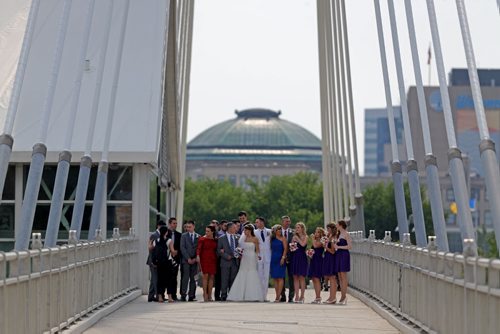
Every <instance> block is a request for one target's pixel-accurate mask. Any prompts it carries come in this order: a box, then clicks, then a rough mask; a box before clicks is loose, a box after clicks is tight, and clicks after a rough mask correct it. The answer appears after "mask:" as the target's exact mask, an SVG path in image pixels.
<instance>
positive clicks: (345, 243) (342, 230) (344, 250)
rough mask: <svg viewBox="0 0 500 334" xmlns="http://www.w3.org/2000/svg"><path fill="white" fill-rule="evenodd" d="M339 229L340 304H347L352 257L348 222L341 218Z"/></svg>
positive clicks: (337, 258)
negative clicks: (348, 278) (348, 274)
mask: <svg viewBox="0 0 500 334" xmlns="http://www.w3.org/2000/svg"><path fill="white" fill-rule="evenodd" d="M337 229H338V230H339V238H338V241H337V244H336V245H335V246H334V248H335V253H336V256H335V266H336V269H337V272H338V273H339V281H340V293H341V296H340V300H339V304H340V305H346V304H347V295H346V294H347V273H348V272H349V271H351V257H350V254H349V249H351V244H352V241H351V236H350V235H349V233H348V232H347V223H346V222H345V221H344V220H339V222H338V224H337Z"/></svg>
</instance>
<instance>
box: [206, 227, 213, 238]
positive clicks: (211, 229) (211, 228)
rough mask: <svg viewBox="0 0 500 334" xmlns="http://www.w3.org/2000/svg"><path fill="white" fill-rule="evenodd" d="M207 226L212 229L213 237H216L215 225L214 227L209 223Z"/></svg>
mask: <svg viewBox="0 0 500 334" xmlns="http://www.w3.org/2000/svg"><path fill="white" fill-rule="evenodd" d="M206 228H208V229H209V230H210V231H212V238H215V227H213V226H212V225H207V226H206Z"/></svg>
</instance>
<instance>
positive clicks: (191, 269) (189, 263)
mask: <svg viewBox="0 0 500 334" xmlns="http://www.w3.org/2000/svg"><path fill="white" fill-rule="evenodd" d="M185 228H186V232H185V233H183V234H182V236H181V254H182V272H183V275H182V279H181V301H183V302H185V301H186V294H187V288H188V283H189V299H188V300H189V301H190V302H192V301H196V299H195V297H196V281H195V279H194V277H195V276H196V274H197V273H198V263H197V262H196V247H198V238H199V237H200V235H199V234H198V233H196V232H195V231H194V221H192V220H188V221H187V222H186V223H185Z"/></svg>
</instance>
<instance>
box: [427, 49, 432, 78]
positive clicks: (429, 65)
mask: <svg viewBox="0 0 500 334" xmlns="http://www.w3.org/2000/svg"><path fill="white" fill-rule="evenodd" d="M431 56H432V54H431V45H430V44H429V50H428V51H427V73H428V80H429V81H428V82H427V85H428V86H430V85H431V74H432V71H431Z"/></svg>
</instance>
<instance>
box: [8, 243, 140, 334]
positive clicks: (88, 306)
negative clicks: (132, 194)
mask: <svg viewBox="0 0 500 334" xmlns="http://www.w3.org/2000/svg"><path fill="white" fill-rule="evenodd" d="M137 256H138V239H136V238H135V237H134V236H131V237H125V238H115V239H109V240H105V241H93V242H84V243H79V244H76V245H74V244H68V245H63V246H58V247H53V248H44V249H33V250H28V251H13V252H0V332H1V333H18V332H22V333H43V332H55V331H60V330H62V329H63V328H65V327H67V326H69V325H71V324H72V323H74V322H75V321H77V320H78V319H80V318H81V317H83V316H84V315H86V314H88V313H89V312H92V311H93V310H94V309H96V308H98V307H100V306H102V305H104V304H106V303H108V302H110V301H112V300H113V299H115V298H117V297H119V296H121V295H123V294H126V293H128V292H130V291H131V290H134V289H136V288H137V286H138V282H137V281H136V277H135V275H131V273H133V272H134V271H135V270H136V268H135V266H136V264H137V263H139V261H138V258H137Z"/></svg>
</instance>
